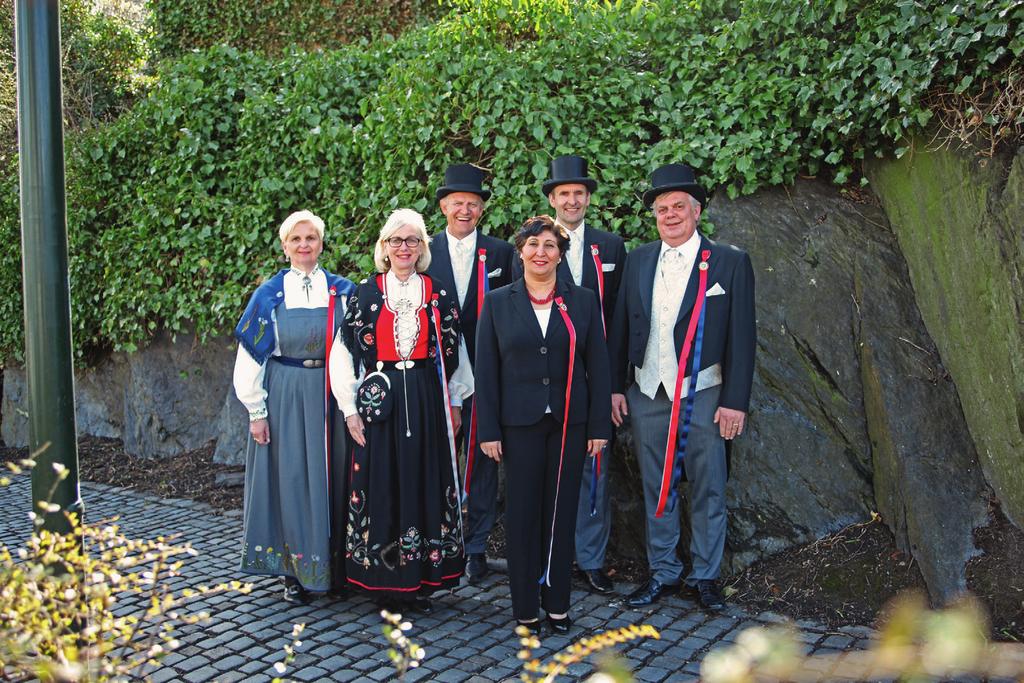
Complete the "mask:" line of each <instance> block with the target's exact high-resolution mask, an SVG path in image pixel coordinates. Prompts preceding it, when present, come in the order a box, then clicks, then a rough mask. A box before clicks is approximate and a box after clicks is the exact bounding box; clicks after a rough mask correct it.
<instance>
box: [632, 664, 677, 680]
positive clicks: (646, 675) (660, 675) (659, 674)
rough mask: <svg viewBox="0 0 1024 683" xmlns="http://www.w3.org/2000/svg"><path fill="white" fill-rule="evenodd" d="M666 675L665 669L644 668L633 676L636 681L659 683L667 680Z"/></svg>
mask: <svg viewBox="0 0 1024 683" xmlns="http://www.w3.org/2000/svg"><path fill="white" fill-rule="evenodd" d="M668 675H669V671H668V670H667V669H662V668H661V667H657V666H645V667H644V668H642V669H640V670H639V671H636V672H634V674H633V676H634V677H635V678H636V679H637V680H638V681H647V682H648V683H660V681H663V680H665V679H666V678H668Z"/></svg>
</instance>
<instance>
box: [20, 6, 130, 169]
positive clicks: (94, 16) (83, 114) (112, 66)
mask: <svg viewBox="0 0 1024 683" xmlns="http://www.w3.org/2000/svg"><path fill="white" fill-rule="evenodd" d="M60 21H61V48H62V56H63V62H62V66H63V74H62V77H63V94H64V120H65V126H66V127H68V128H69V129H71V130H78V129H81V128H86V127H88V126H91V125H93V124H94V123H95V122H97V121H104V120H110V119H113V118H115V117H116V116H118V115H119V114H121V113H122V112H124V111H125V110H127V109H128V108H129V107H130V106H131V104H132V102H134V101H135V99H136V98H137V97H138V96H139V95H140V94H141V93H143V92H144V91H145V87H146V85H147V83H148V79H147V78H146V77H145V76H144V75H143V73H142V67H143V64H144V63H145V61H146V58H147V56H148V45H147V43H146V36H145V34H144V31H143V30H142V29H141V28H139V27H136V26H134V25H133V24H132V23H131V22H129V21H127V20H126V19H125V18H123V17H121V16H119V15H116V14H107V13H104V12H100V11H98V10H97V9H95V7H94V5H93V3H92V2H91V1H90V0H64V1H63V2H61V3H60ZM14 40H15V36H14V0H0V167H3V166H5V165H6V163H7V162H8V161H10V159H9V157H10V156H11V155H13V154H15V153H16V152H17V84H16V80H17V79H16V75H15V45H14Z"/></svg>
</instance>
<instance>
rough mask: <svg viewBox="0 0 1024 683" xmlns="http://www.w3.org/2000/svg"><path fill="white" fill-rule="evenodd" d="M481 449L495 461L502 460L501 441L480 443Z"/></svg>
mask: <svg viewBox="0 0 1024 683" xmlns="http://www.w3.org/2000/svg"><path fill="white" fill-rule="evenodd" d="M480 450H482V451H483V452H484V455H486V456H487V457H488V458H490V459H491V460H493V461H494V462H501V442H500V441H484V442H482V443H481V444H480Z"/></svg>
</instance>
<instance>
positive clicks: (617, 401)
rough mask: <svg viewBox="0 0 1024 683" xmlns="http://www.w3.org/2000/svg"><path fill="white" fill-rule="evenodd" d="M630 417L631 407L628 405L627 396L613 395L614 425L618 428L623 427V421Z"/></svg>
mask: <svg viewBox="0 0 1024 683" xmlns="http://www.w3.org/2000/svg"><path fill="white" fill-rule="evenodd" d="M626 415H629V405H627V404H626V395H625V394H612V424H614V425H615V426H616V427H621V426H622V419H623V418H624V417H626Z"/></svg>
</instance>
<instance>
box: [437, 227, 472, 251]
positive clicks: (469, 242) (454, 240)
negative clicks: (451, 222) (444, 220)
mask: <svg viewBox="0 0 1024 683" xmlns="http://www.w3.org/2000/svg"><path fill="white" fill-rule="evenodd" d="M444 231H445V232H446V233H448V242H449V243H450V244H452V245H455V244H463V245H465V246H467V247H471V246H473V245H474V244H476V228H473V232H471V233H469V234H468V235H466V236H465V237H463V238H462V239H459V238H458V237H456V236H455V235H453V234H452V233H450V232H448V228H445V229H444Z"/></svg>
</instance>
